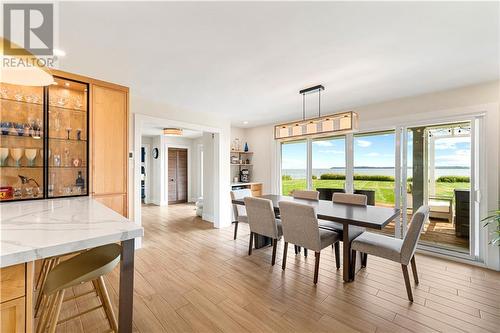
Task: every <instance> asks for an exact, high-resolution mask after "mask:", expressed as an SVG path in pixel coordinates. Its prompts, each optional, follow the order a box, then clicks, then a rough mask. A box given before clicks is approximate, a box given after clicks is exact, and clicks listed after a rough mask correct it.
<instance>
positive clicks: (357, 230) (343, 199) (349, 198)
mask: <svg viewBox="0 0 500 333" xmlns="http://www.w3.org/2000/svg"><path fill="white" fill-rule="evenodd" d="M367 201H368V199H367V197H366V195H364V194H349V193H333V197H332V202H334V203H340V204H345V205H357V206H366V205H367ZM319 227H320V228H322V229H326V230H333V231H335V232H337V233H338V234H339V236H340V239H342V237H344V234H343V227H344V226H343V225H342V223H338V222H333V221H325V220H319ZM364 231H365V228H361V227H356V226H351V227H350V228H349V240H351V241H352V240H353V239H354V238H356V237H358V236H359V235H361V234H362V233H363V232H364ZM339 252H340V250H339V248H338V246H336V247H335V256H338V255H339ZM362 258H366V256H363V254H362ZM362 261H363V262H365V259H363V260H362ZM338 268H340V266H339V265H337V269H338Z"/></svg>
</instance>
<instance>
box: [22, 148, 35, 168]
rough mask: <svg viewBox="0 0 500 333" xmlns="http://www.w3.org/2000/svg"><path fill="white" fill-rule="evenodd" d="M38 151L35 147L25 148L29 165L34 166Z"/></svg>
mask: <svg viewBox="0 0 500 333" xmlns="http://www.w3.org/2000/svg"><path fill="white" fill-rule="evenodd" d="M36 153H37V150H36V149H33V148H29V149H28V148H27V149H25V150H24V155H25V156H26V159H28V166H30V167H32V166H34V165H35V163H34V162H35V158H36Z"/></svg>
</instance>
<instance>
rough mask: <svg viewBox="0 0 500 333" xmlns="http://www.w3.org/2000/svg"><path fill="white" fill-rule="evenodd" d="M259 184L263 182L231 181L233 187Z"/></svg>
mask: <svg viewBox="0 0 500 333" xmlns="http://www.w3.org/2000/svg"><path fill="white" fill-rule="evenodd" d="M258 184H262V183H259V182H249V183H242V182H238V183H231V187H233V186H249V185H258Z"/></svg>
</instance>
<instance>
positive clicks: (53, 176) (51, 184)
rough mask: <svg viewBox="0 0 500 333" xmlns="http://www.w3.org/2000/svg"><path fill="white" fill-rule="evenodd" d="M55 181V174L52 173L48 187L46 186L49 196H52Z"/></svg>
mask: <svg viewBox="0 0 500 333" xmlns="http://www.w3.org/2000/svg"><path fill="white" fill-rule="evenodd" d="M55 181H56V174H55V173H54V172H52V173H51V174H50V181H49V186H48V191H49V196H50V197H51V196H53V195H54V183H55Z"/></svg>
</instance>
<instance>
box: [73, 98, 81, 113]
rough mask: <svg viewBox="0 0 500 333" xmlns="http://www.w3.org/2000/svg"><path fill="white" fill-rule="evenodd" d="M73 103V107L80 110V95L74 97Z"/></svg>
mask: <svg viewBox="0 0 500 333" xmlns="http://www.w3.org/2000/svg"><path fill="white" fill-rule="evenodd" d="M74 104H75V108H76V109H78V110H80V109H81V108H82V106H83V103H82V99H81V97H76V98H75V103H74Z"/></svg>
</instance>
